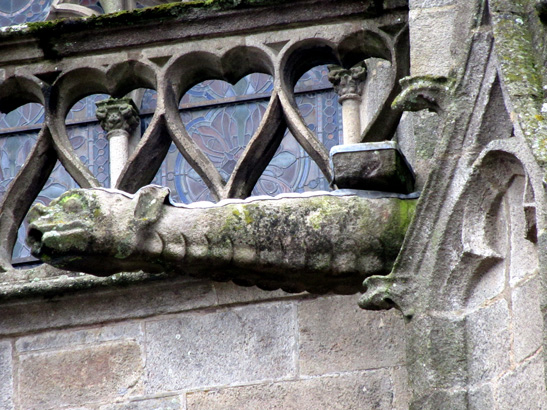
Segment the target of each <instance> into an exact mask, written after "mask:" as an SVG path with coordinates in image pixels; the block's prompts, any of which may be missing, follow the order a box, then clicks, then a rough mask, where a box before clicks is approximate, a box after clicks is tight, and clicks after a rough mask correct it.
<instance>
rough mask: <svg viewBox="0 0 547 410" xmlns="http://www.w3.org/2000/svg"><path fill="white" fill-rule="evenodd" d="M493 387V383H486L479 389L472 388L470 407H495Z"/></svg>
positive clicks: (476, 409) (477, 408)
mask: <svg viewBox="0 0 547 410" xmlns="http://www.w3.org/2000/svg"><path fill="white" fill-rule="evenodd" d="M495 408H496V405H495V402H494V394H493V388H492V385H491V384H486V385H484V386H481V387H479V388H477V389H473V388H471V389H470V391H469V409H470V410H485V409H495Z"/></svg>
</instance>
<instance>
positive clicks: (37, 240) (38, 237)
mask: <svg viewBox="0 0 547 410" xmlns="http://www.w3.org/2000/svg"><path fill="white" fill-rule="evenodd" d="M42 236H44V234H43V233H42V231H40V230H39V229H38V228H36V227H35V226H32V225H31V226H30V227H29V229H28V234H27V244H28V245H29V246H30V252H31V253H32V254H33V255H34V256H36V257H38V256H39V255H40V249H41V248H42Z"/></svg>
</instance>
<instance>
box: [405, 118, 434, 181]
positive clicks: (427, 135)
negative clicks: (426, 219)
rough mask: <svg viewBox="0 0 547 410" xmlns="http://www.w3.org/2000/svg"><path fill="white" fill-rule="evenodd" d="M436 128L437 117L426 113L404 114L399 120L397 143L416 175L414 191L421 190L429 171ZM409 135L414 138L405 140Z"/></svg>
mask: <svg viewBox="0 0 547 410" xmlns="http://www.w3.org/2000/svg"><path fill="white" fill-rule="evenodd" d="M438 126H439V117H438V115H437V114H435V113H432V112H428V111H420V112H405V113H404V114H403V116H402V118H401V123H400V125H399V129H398V132H397V135H398V137H397V142H398V144H399V148H401V151H402V152H403V154H404V156H405V157H406V159H407V160H408V162H409V163H410V165H411V166H412V169H413V171H414V172H415V174H416V183H415V189H416V190H421V189H422V188H423V186H424V184H425V177H426V176H427V175H428V174H429V171H430V169H431V166H432V158H433V154H434V153H435V148H436V146H437V143H436V142H437V141H438V137H439V136H438V132H437V128H438ZM409 134H410V135H414V138H406V135H409Z"/></svg>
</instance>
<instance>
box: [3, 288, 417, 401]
mask: <svg viewBox="0 0 547 410" xmlns="http://www.w3.org/2000/svg"><path fill="white" fill-rule="evenodd" d="M357 298H358V296H357V295H353V296H323V297H317V296H312V295H308V294H299V295H289V294H286V293H284V292H281V291H276V292H264V291H260V290H258V289H257V288H241V287H236V286H235V285H232V284H229V283H226V284H224V283H211V282H205V281H195V280H180V279H179V280H171V281H169V282H163V283H155V284H153V283H147V284H141V285H137V286H133V287H128V288H123V289H119V288H118V289H110V290H100V291H99V290H95V291H87V292H84V293H79V294H71V295H66V296H63V297H55V298H52V299H49V300H46V299H36V300H24V301H17V302H15V301H14V302H9V303H8V302H5V303H3V304H2V305H1V307H0V309H1V310H0V312H1V316H0V317H1V321H0V334H1V336H0V409H2V410H14V409H18V410H23V409H25V410H31V409H40V410H47V409H67V410H68V409H70V410H76V409H78V410H84V409H85V410H130V409H132V410H136V409H139V410H141V409H142V410H152V409H178V410H182V409H188V410H191V409H195V410H197V409H207V410H211V409H223V410H226V409H238V410H242V409H243V410H245V409H249V410H255V409H258V408H265V409H295V410H296V409H298V410H302V409H341V410H342V409H343V410H349V409H386V410H388V409H389V410H392V409H395V410H403V409H407V408H408V393H407V385H406V379H407V375H406V371H405V368H404V363H405V340H404V336H403V335H404V323H403V319H402V317H401V315H400V313H398V312H397V311H395V310H392V311H387V312H366V311H363V310H361V309H359V307H358V306H357Z"/></svg>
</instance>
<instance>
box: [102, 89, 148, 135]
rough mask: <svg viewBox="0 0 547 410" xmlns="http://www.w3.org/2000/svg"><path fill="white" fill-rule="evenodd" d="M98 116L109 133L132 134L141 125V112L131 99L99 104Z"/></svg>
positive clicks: (112, 100)
mask: <svg viewBox="0 0 547 410" xmlns="http://www.w3.org/2000/svg"><path fill="white" fill-rule="evenodd" d="M96 105H97V111H96V114H95V115H96V116H97V119H98V120H99V123H100V124H101V127H102V128H103V129H104V130H105V131H107V132H110V131H114V130H124V131H126V132H127V133H129V134H130V133H132V132H133V131H134V130H135V128H137V125H138V124H139V121H140V119H139V111H138V109H137V107H135V104H134V103H133V100H131V98H119V99H115V98H111V99H108V100H105V101H100V102H98V103H97V104H96Z"/></svg>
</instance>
